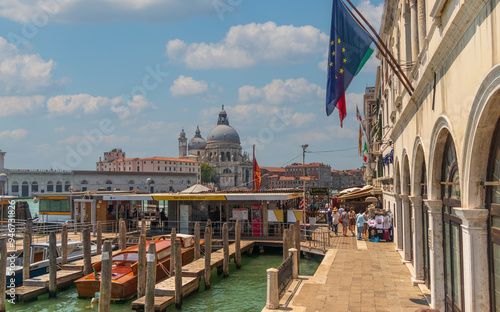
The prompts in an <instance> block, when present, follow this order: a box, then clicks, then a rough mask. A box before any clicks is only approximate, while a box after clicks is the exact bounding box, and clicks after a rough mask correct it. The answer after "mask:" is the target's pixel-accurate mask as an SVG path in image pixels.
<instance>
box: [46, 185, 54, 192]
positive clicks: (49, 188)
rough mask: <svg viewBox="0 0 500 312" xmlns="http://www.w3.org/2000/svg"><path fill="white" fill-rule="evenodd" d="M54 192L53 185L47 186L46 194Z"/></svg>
mask: <svg viewBox="0 0 500 312" xmlns="http://www.w3.org/2000/svg"><path fill="white" fill-rule="evenodd" d="M53 191H54V184H47V192H53Z"/></svg>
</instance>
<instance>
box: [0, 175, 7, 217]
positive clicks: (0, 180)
mask: <svg viewBox="0 0 500 312" xmlns="http://www.w3.org/2000/svg"><path fill="white" fill-rule="evenodd" d="M6 181H7V175H6V174H5V173H0V183H2V215H1V216H0V221H2V223H3V195H4V194H5V182H6Z"/></svg>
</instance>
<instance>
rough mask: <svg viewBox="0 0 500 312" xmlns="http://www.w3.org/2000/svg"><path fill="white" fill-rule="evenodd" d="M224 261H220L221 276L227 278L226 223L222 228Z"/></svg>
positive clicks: (227, 248)
mask: <svg viewBox="0 0 500 312" xmlns="http://www.w3.org/2000/svg"><path fill="white" fill-rule="evenodd" d="M222 235H223V249H224V259H223V260H222V275H223V276H224V277H227V276H229V229H228V227H227V223H224V225H223V226H222Z"/></svg>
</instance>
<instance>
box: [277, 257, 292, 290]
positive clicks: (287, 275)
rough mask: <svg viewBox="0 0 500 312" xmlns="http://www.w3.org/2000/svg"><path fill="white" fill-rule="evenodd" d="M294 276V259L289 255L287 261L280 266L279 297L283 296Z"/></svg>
mask: <svg viewBox="0 0 500 312" xmlns="http://www.w3.org/2000/svg"><path fill="white" fill-rule="evenodd" d="M292 277H293V261H292V256H288V257H287V258H286V259H285V261H283V263H282V264H281V265H280V266H279V267H278V297H279V298H281V297H283V294H284V293H285V291H286V289H287V287H288V285H289V284H290V282H291V281H292Z"/></svg>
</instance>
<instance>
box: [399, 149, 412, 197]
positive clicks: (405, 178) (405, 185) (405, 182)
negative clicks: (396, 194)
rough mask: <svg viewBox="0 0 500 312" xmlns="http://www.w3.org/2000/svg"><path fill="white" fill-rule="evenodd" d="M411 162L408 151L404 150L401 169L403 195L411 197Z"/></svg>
mask: <svg viewBox="0 0 500 312" xmlns="http://www.w3.org/2000/svg"><path fill="white" fill-rule="evenodd" d="M410 181H411V177H410V161H409V160H408V153H407V152H406V149H405V150H403V157H402V169H401V194H405V195H410Z"/></svg>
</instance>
